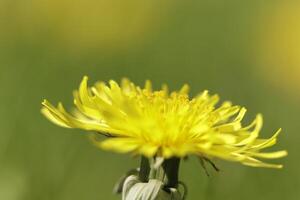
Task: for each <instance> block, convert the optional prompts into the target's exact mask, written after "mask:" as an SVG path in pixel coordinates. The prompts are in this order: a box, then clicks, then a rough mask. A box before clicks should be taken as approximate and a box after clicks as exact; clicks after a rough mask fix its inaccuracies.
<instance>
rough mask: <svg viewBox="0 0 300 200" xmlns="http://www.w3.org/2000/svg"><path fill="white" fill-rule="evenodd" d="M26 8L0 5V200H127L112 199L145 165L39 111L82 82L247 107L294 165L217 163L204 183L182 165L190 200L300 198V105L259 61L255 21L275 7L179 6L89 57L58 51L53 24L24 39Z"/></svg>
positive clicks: (197, 170)
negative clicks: (126, 83)
mask: <svg viewBox="0 0 300 200" xmlns="http://www.w3.org/2000/svg"><path fill="white" fill-rule="evenodd" d="M20 2H22V1H6V0H2V2H1V4H0V6H2V13H1V15H0V17H1V19H0V23H1V24H2V25H1V30H0V91H1V93H0V94H1V95H0V96H1V98H0V199H3V200H68V199H72V200H83V199H84V200H87V199H89V200H97V199H103V200H113V199H120V196H115V195H113V194H112V188H113V185H114V183H115V182H116V181H117V179H118V178H119V177H120V176H121V175H122V174H123V173H124V172H125V171H126V170H128V169H130V168H134V167H136V166H137V165H138V163H139V160H138V159H137V158H133V157H132V156H130V155H119V154H115V153H111V152H106V151H102V150H100V149H97V148H95V147H94V146H93V145H92V144H91V143H90V142H89V141H88V139H87V137H86V134H85V132H84V131H81V130H71V129H70V130H69V129H63V128H60V127H57V126H55V125H53V124H51V123H50V122H49V121H47V120H46V119H45V118H44V117H43V116H42V115H41V114H40V111H39V110H40V107H41V105H40V103H41V101H42V100H43V99H44V98H47V99H49V100H50V101H51V102H53V103H56V102H58V101H62V102H64V103H65V104H66V105H67V106H71V103H72V90H73V89H76V88H77V86H78V84H79V82H80V80H81V78H82V77H83V76H84V75H88V76H89V77H90V84H92V83H93V82H95V81H97V80H109V79H115V80H120V79H121V78H122V77H124V76H126V77H129V78H130V79H131V80H133V81H134V82H136V83H137V84H143V82H144V80H145V79H151V80H152V81H153V83H154V85H155V87H157V88H158V87H159V86H160V85H161V84H162V83H167V84H169V85H170V88H171V89H177V88H179V87H180V86H181V85H182V84H183V83H189V84H190V85H191V88H192V90H191V93H192V94H193V95H195V94H197V92H200V91H202V90H204V89H208V90H210V91H211V92H212V93H218V94H220V96H221V98H222V100H231V101H233V102H234V103H235V104H240V105H244V106H246V107H247V108H248V116H247V119H246V121H248V122H249V121H250V120H251V119H252V118H253V117H254V116H255V114H256V113H259V112H261V113H263V114H264V119H265V120H264V122H265V123H264V128H263V131H262V132H261V135H262V136H263V137H270V136H271V135H272V134H273V133H274V132H275V131H276V129H277V128H279V127H282V128H283V134H282V135H281V136H280V138H279V143H278V145H276V147H275V149H287V150H288V151H289V156H288V157H286V158H284V159H281V160H278V161H277V160H276V161H274V162H279V163H283V164H284V166H285V167H284V168H283V169H282V170H272V169H260V168H251V167H246V166H242V165H240V164H236V163H228V162H224V161H219V160H216V164H217V165H218V166H219V167H220V168H221V172H220V173H216V172H214V171H213V170H210V174H211V176H210V177H207V176H206V175H205V173H204V171H203V170H202V169H201V166H200V164H199V163H198V160H197V159H196V158H194V157H190V159H189V160H188V161H185V162H182V163H181V169H180V178H181V180H183V181H184V182H186V184H187V185H188V187H189V198H188V199H192V200H198V199H199V200H200V199H205V200H219V199H228V200H239V199H243V200H253V199H255V200H267V199H270V200H277V199H278V200H282V199H288V200H297V199H299V198H300V190H299V187H300V173H299V164H300V160H299V150H300V149H299V140H300V135H299V131H298V130H299V129H300V123H299V111H300V106H299V103H298V102H299V96H297V95H294V96H293V95H287V94H285V92H284V91H282V90H283V89H278V88H276V87H275V86H273V85H272V84H270V83H269V82H268V81H266V79H265V78H264V77H267V76H272V73H269V74H263V75H262V74H261V73H260V70H259V68H260V67H261V66H258V65H257V64H256V62H254V61H253V55H252V54H253V52H255V48H256V47H255V42H256V38H255V36H254V35H255V34H254V32H255V30H256V26H257V24H256V23H257V21H259V20H258V17H259V15H260V13H262V12H264V9H271V8H272V4H275V1H264V2H261V1H258V0H257V1H256V0H254V1H238V0H228V1H222V0H218V1H207V0H199V1H196V0H195V1H192V0H191V1H182V2H181V1H174V4H173V5H172V6H170V8H169V10H168V13H167V14H166V15H163V16H162V17H164V19H161V20H159V21H161V24H160V25H158V26H157V27H156V28H152V29H149V30H147V34H145V36H144V37H142V39H140V38H139V39H137V40H136V41H135V40H134V41H133V42H131V43H130V42H129V43H128V45H125V46H122V47H119V48H118V45H117V42H116V44H114V45H112V46H113V47H109V48H107V47H105V46H101V45H99V46H94V47H91V48H84V49H70V48H65V47H66V44H65V43H63V42H57V41H58V39H57V37H59V35H53V34H52V32H53V30H52V28H53V27H54V28H55V24H54V26H49V27H50V28H49V29H47V27H48V26H47V24H44V26H43V27H42V28H39V27H38V26H37V27H35V26H33V27H32V30H34V31H35V32H34V33H33V34H32V35H30V34H29V35H26V34H25V33H24V32H22V30H23V28H24V27H26V26H28V24H26V23H22V22H18V20H17V19H19V18H22V16H21V17H20V16H17V15H18V14H19V12H18V10H17V9H15V8H16V7H18V6H19V4H20ZM28 2H30V1H28ZM26 5H27V4H24V3H23V4H22V6H26ZM158 9H159V8H158ZM4 11H5V12H4ZM27 11H28V12H30V8H27ZM66 12H67V11H66ZM53 15H55V13H53ZM153 17H154V16H153ZM156 17H157V16H156ZM94 20H96V21H97V18H96V19H94ZM29 25H30V24H29ZM120 34H122V33H120ZM297 92H299V91H295V92H294V93H295V94H297Z"/></svg>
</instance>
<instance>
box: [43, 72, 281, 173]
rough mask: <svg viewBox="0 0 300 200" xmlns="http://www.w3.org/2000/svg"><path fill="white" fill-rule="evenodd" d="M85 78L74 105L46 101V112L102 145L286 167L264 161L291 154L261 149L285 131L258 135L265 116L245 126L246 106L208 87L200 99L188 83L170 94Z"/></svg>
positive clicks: (164, 90) (143, 152)
mask: <svg viewBox="0 0 300 200" xmlns="http://www.w3.org/2000/svg"><path fill="white" fill-rule="evenodd" d="M87 81H88V78H87V77H86V76H85V77H84V78H83V80H82V82H81V84H80V86H79V89H78V90H76V91H74V104H75V108H74V109H73V110H72V112H71V113H68V112H67V111H66V110H65V109H64V107H63V105H62V104H61V103H59V104H58V106H57V107H55V106H53V105H52V104H50V103H49V102H48V101H47V100H44V101H43V103H42V105H43V107H42V110H41V111H42V113H43V114H44V115H45V116H46V117H47V118H48V119H49V120H50V121H52V122H53V123H55V124H57V125H59V126H62V127H66V128H79V129H83V130H87V131H93V132H97V133H100V134H103V135H105V136H108V137H107V138H106V139H104V140H102V141H99V140H94V142H95V144H96V145H97V146H99V147H100V148H102V149H106V150H111V151H115V152H119V153H132V154H135V155H142V156H145V157H147V158H153V157H162V158H164V159H170V158H172V157H176V158H182V157H186V156H188V155H196V156H199V157H205V158H207V157H216V158H220V159H224V160H229V161H236V162H240V163H242V164H244V165H248V166H253V167H271V168H281V167H282V165H278V164H268V163H265V162H263V161H261V160H259V159H275V158H280V157H283V156H286V155H287V152H286V151H284V150H282V151H275V152H262V150H263V149H265V148H267V147H270V146H273V145H274V144H275V143H276V140H277V136H278V134H279V133H280V129H279V130H278V131H277V132H276V133H275V134H274V135H273V136H272V137H270V138H268V139H261V138H260V137H259V134H260V131H261V128H262V124H263V120H262V116H261V115H260V114H258V115H257V116H256V117H255V119H254V120H253V122H252V123H250V124H249V125H247V126H243V125H242V119H243V117H244V115H245V113H246V109H245V108H244V107H240V106H236V105H232V104H231V103H230V102H228V101H226V102H224V103H222V104H218V102H219V97H218V95H210V94H209V93H208V92H207V91H204V92H202V93H200V94H199V95H197V96H195V97H190V96H189V95H188V91H189V86H188V85H184V86H183V87H182V88H181V89H180V90H179V91H174V92H169V90H168V87H167V86H166V85H163V86H162V88H161V90H157V91H154V90H153V89H152V85H151V82H150V81H146V83H145V86H144V87H143V88H142V87H139V86H136V85H135V84H134V83H132V82H131V81H129V80H128V79H123V80H122V81H121V83H120V85H119V84H118V83H116V82H115V81H113V80H111V81H109V83H108V84H106V83H104V82H98V83H96V84H95V85H94V86H92V87H88V85H87Z"/></svg>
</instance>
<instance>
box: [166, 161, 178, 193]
mask: <svg viewBox="0 0 300 200" xmlns="http://www.w3.org/2000/svg"><path fill="white" fill-rule="evenodd" d="M179 164H180V158H176V157H173V158H170V159H166V160H165V161H164V162H163V164H162V167H163V169H164V171H165V173H166V178H167V180H166V183H165V187H166V188H177V187H178V171H179Z"/></svg>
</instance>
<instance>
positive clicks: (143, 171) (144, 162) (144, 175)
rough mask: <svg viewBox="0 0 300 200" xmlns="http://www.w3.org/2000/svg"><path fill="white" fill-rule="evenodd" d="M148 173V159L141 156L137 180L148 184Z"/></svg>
mask: <svg viewBox="0 0 300 200" xmlns="http://www.w3.org/2000/svg"><path fill="white" fill-rule="evenodd" d="M149 173H150V164H149V160H148V158H146V157H144V156H142V157H141V164H140V172H139V178H140V181H141V182H144V183H146V182H148V180H149Z"/></svg>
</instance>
